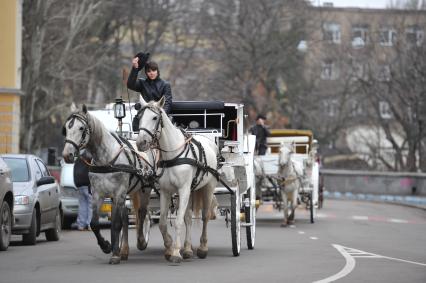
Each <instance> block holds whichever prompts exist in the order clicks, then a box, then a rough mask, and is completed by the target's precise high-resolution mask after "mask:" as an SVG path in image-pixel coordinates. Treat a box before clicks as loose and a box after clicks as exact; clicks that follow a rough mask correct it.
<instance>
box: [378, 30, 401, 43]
mask: <svg viewBox="0 0 426 283" xmlns="http://www.w3.org/2000/svg"><path fill="white" fill-rule="evenodd" d="M396 36H397V32H396V30H395V29H393V28H381V29H380V31H379V42H380V45H381V46H393V45H394V43H395V42H396Z"/></svg>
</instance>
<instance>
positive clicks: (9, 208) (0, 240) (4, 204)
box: [0, 157, 13, 251]
mask: <svg viewBox="0 0 426 283" xmlns="http://www.w3.org/2000/svg"><path fill="white" fill-rule="evenodd" d="M12 224H13V189H12V178H11V173H10V169H9V167H8V166H7V164H6V163H5V162H4V161H3V159H2V158H1V157H0V251H5V250H7V248H8V247H9V243H10V235H11V233H12Z"/></svg>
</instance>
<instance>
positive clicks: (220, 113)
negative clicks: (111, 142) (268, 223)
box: [91, 101, 256, 256]
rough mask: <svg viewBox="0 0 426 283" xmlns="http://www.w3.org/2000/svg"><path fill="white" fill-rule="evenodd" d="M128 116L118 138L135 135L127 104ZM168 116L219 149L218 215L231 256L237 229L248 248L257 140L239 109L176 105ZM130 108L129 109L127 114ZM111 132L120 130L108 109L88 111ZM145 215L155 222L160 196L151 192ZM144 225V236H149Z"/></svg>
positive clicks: (252, 234)
mask: <svg viewBox="0 0 426 283" xmlns="http://www.w3.org/2000/svg"><path fill="white" fill-rule="evenodd" d="M126 108H127V111H128V113H129V112H130V113H131V115H129V114H128V115H126V117H125V118H124V119H123V121H122V122H123V123H122V125H123V126H122V129H121V135H122V136H124V137H125V138H127V139H132V138H134V137H135V135H133V133H132V129H131V124H132V123H131V117H134V116H135V115H136V111H135V110H134V109H133V107H130V109H129V105H128V104H126ZM172 109H173V110H172V113H171V115H170V116H171V117H172V120H173V123H174V124H175V125H177V126H179V127H181V128H183V129H185V130H186V131H187V132H189V133H191V134H193V135H203V136H206V137H209V138H210V139H211V140H214V141H215V142H216V144H217V145H218V146H219V149H220V156H219V157H218V158H220V166H221V168H220V169H219V170H218V172H219V173H220V181H219V182H218V186H217V188H216V190H215V195H216V198H217V202H218V211H219V212H220V214H221V215H223V216H224V217H225V221H226V225H227V227H228V226H230V227H231V229H230V230H231V239H232V253H233V255H234V256H238V255H239V254H240V250H241V227H245V228H246V235H247V247H248V249H253V248H254V245H255V235H256V207H255V205H256V188H255V177H254V169H253V159H254V147H255V140H256V137H255V136H254V135H250V134H247V131H246V129H244V124H245V123H244V107H243V105H242V104H237V103H224V102H221V101H208V102H205V101H175V102H173V107H172ZM129 110H131V111H129ZM91 114H92V115H94V116H97V117H98V118H100V120H101V121H103V122H104V124H105V125H106V126H107V128H108V129H109V130H111V131H117V132H118V131H119V129H118V123H117V120H115V119H114V114H113V105H112V104H111V105H108V106H107V108H106V109H103V110H96V111H91ZM149 207H150V211H151V213H150V215H151V216H150V217H151V218H152V219H154V220H155V219H158V214H157V212H158V211H159V207H160V204H159V196H158V193H157V192H153V193H152V197H151V200H150V205H149ZM149 226H150V225H149V221H148V222H147V221H145V228H148V229H146V230H145V229H144V232H145V234H146V239H148V237H149Z"/></svg>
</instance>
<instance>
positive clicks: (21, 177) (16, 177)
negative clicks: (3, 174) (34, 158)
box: [3, 157, 30, 182]
mask: <svg viewBox="0 0 426 283" xmlns="http://www.w3.org/2000/svg"><path fill="white" fill-rule="evenodd" d="M3 160H4V161H5V162H6V163H7V166H9V168H10V171H12V182H28V181H29V180H30V173H29V171H28V165H27V160H26V159H23V158H11V157H3Z"/></svg>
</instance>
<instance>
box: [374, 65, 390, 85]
mask: <svg viewBox="0 0 426 283" xmlns="http://www.w3.org/2000/svg"><path fill="white" fill-rule="evenodd" d="M377 79H378V80H379V81H381V82H388V81H390V80H391V70H390V67H389V66H388V65H384V66H379V72H378V75H377Z"/></svg>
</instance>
